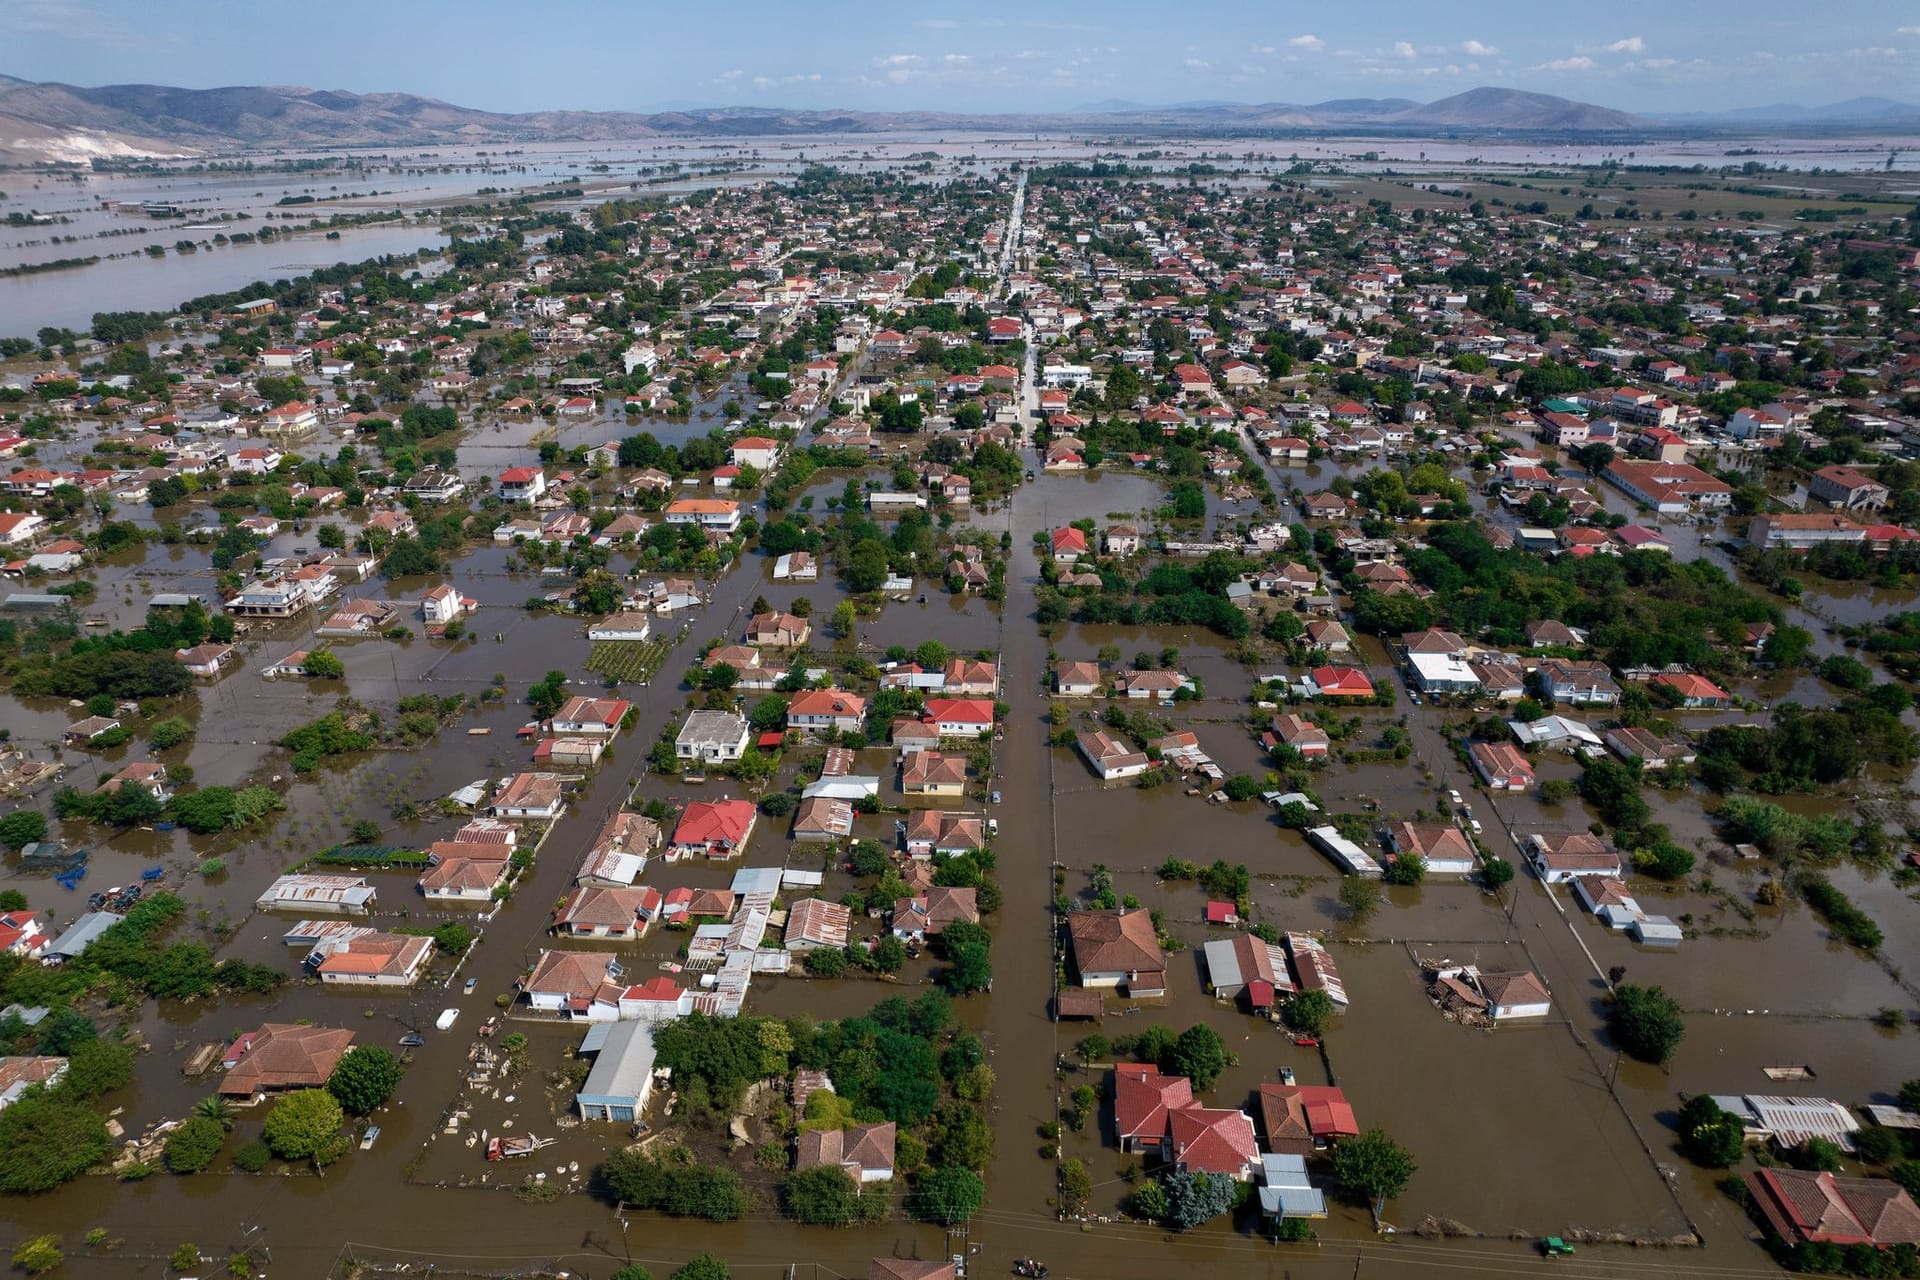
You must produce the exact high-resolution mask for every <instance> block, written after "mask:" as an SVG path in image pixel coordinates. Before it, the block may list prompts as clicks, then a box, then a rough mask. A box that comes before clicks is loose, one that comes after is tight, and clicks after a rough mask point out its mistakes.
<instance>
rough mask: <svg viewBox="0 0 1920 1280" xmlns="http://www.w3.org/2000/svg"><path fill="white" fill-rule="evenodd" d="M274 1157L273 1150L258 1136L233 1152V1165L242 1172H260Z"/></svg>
mask: <svg viewBox="0 0 1920 1280" xmlns="http://www.w3.org/2000/svg"><path fill="white" fill-rule="evenodd" d="M272 1159H273V1150H272V1148H270V1147H268V1146H267V1144H266V1143H264V1142H262V1141H260V1140H259V1139H258V1138H256V1139H254V1140H253V1141H252V1142H249V1143H246V1144H244V1145H242V1146H241V1148H240V1149H239V1150H238V1151H236V1152H234V1153H233V1167H234V1168H236V1169H238V1170H240V1171H241V1172H242V1173H258V1172H260V1171H261V1170H262V1169H264V1168H266V1167H267V1165H268V1163H269V1162H271V1161H272Z"/></svg>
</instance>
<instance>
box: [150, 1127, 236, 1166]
mask: <svg viewBox="0 0 1920 1280" xmlns="http://www.w3.org/2000/svg"><path fill="white" fill-rule="evenodd" d="M226 1141H227V1131H226V1130H225V1129H223V1128H221V1126H220V1122H219V1121H217V1120H208V1119H206V1118H204V1117H202V1116H195V1117H194V1118H193V1119H191V1120H188V1121H186V1122H185V1123H184V1124H182V1125H181V1126H180V1127H179V1128H178V1129H175V1130H174V1131H173V1132H172V1133H170V1134H168V1135H167V1145H166V1152H165V1156H166V1162H167V1168H168V1169H170V1170H171V1171H173V1172H174V1173H198V1172H200V1171H201V1170H202V1169H204V1168H206V1167H207V1166H208V1165H210V1164H212V1163H213V1158H214V1157H215V1156H217V1155H219V1154H220V1148H221V1147H222V1146H224V1145H225V1144H226Z"/></svg>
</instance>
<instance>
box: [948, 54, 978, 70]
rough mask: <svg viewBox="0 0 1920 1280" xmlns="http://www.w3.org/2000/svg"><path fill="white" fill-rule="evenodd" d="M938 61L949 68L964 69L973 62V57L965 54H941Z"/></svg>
mask: <svg viewBox="0 0 1920 1280" xmlns="http://www.w3.org/2000/svg"><path fill="white" fill-rule="evenodd" d="M940 61H942V62H944V63H946V64H947V65H948V66H950V67H964V66H966V65H967V64H968V63H969V62H972V61H973V56H972V55H971V54H965V53H943V54H941V55H940Z"/></svg>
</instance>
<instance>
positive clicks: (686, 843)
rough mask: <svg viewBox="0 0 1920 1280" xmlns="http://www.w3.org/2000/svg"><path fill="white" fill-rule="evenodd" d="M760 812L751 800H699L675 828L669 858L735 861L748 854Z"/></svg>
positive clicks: (681, 817)
mask: <svg viewBox="0 0 1920 1280" xmlns="http://www.w3.org/2000/svg"><path fill="white" fill-rule="evenodd" d="M756 812H757V810H756V809H755V808H754V806H753V802H752V801H750V800H696V801H694V802H693V803H692V804H690V805H688V806H687V807H686V811H685V812H683V813H682V814H681V815H680V821H679V822H678V823H677V824H676V825H675V826H674V828H673V838H672V840H670V841H669V842H668V844H667V857H668V858H669V859H670V860H671V859H674V858H684V857H689V856H699V857H704V858H732V857H737V856H739V855H740V854H741V853H742V852H744V851H745V849H746V846H747V840H748V839H749V838H750V837H751V836H752V835H753V821H754V816H755V814H756Z"/></svg>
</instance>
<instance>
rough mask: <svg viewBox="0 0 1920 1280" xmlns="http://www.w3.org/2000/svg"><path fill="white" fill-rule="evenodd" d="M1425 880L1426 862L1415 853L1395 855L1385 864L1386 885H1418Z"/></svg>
mask: <svg viewBox="0 0 1920 1280" xmlns="http://www.w3.org/2000/svg"><path fill="white" fill-rule="evenodd" d="M1426 878H1427V860H1426V859H1425V858H1423V857H1421V856H1420V855H1419V854H1417V853H1397V854H1395V855H1394V856H1393V859H1392V861H1390V862H1388V863H1387V868H1386V881H1387V883H1388V884H1419V883H1420V882H1421V881H1423V880H1425V879H1426Z"/></svg>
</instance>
